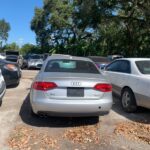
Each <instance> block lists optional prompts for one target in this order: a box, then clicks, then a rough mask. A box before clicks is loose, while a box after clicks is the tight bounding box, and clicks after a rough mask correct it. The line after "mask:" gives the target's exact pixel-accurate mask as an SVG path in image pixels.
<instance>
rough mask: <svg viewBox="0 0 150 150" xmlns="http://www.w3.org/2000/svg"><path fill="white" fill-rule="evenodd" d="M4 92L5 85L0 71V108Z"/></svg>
mask: <svg viewBox="0 0 150 150" xmlns="http://www.w3.org/2000/svg"><path fill="white" fill-rule="evenodd" d="M5 91H6V84H5V81H4V78H3V76H2V73H1V70H0V106H1V105H2V99H3V96H4V94H5Z"/></svg>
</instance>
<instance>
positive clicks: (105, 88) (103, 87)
mask: <svg viewBox="0 0 150 150" xmlns="http://www.w3.org/2000/svg"><path fill="white" fill-rule="evenodd" d="M94 89H95V90H98V91H101V92H111V91H112V86H111V85H110V84H107V83H99V84H96V85H95V86H94Z"/></svg>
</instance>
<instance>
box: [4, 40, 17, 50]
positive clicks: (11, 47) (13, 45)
mask: <svg viewBox="0 0 150 150" xmlns="http://www.w3.org/2000/svg"><path fill="white" fill-rule="evenodd" d="M3 49H4V50H5V51H6V50H19V46H18V45H17V44H16V43H15V42H13V43H11V44H6V45H5V46H4V47H3Z"/></svg>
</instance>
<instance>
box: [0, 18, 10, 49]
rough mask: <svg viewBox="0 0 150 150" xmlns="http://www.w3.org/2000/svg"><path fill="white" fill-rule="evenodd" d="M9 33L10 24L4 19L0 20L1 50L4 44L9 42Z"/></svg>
mask: <svg viewBox="0 0 150 150" xmlns="http://www.w3.org/2000/svg"><path fill="white" fill-rule="evenodd" d="M9 31H10V25H9V23H7V22H6V21H5V20H4V19H2V20H0V49H2V46H3V43H4V42H6V41H7V38H8V32H9Z"/></svg>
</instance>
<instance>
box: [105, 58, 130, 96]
mask: <svg viewBox="0 0 150 150" xmlns="http://www.w3.org/2000/svg"><path fill="white" fill-rule="evenodd" d="M130 73H131V66H130V62H129V61H128V60H116V61H114V62H112V63H111V64H110V65H108V66H107V67H106V69H105V73H104V74H105V76H106V78H107V79H108V80H109V81H110V82H111V84H112V86H113V92H114V93H116V94H118V95H120V94H121V89H122V88H123V86H125V85H127V84H128V77H129V74H130Z"/></svg>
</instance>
